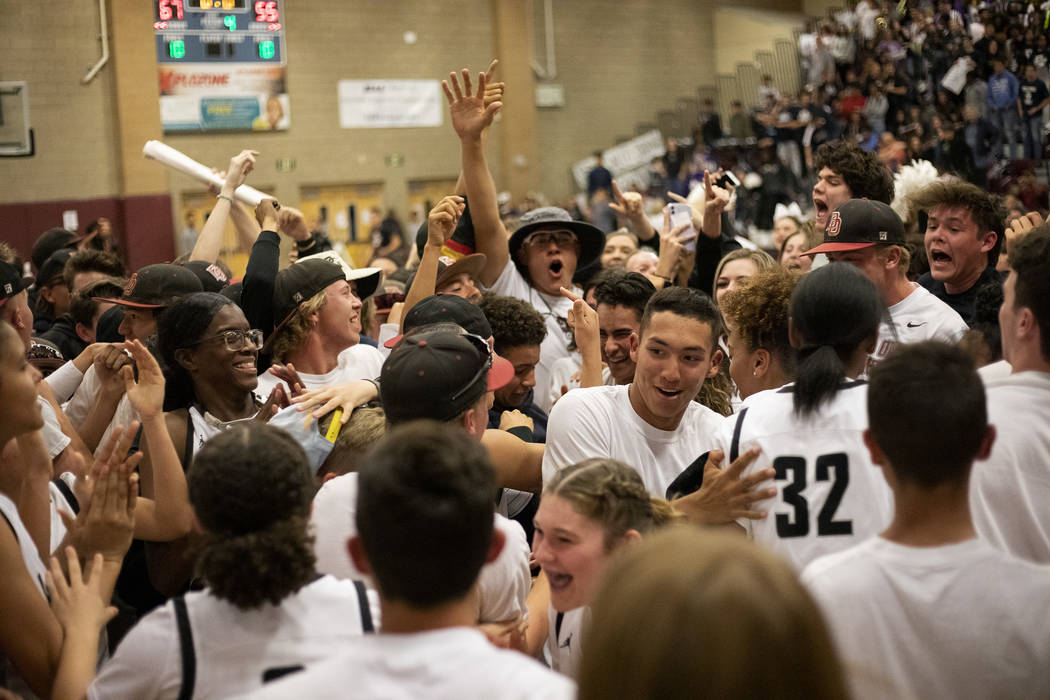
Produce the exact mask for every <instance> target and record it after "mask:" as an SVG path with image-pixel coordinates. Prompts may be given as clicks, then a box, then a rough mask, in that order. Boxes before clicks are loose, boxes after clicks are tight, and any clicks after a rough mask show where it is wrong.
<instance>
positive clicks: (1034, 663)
mask: <svg viewBox="0 0 1050 700" xmlns="http://www.w3.org/2000/svg"><path fill="white" fill-rule="evenodd" d="M802 581H803V583H805V584H806V585H807V586H808V588H809V590H810V591H811V592H812V593H813V595H814V597H815V598H816V600H817V602H818V604H819V605H820V607H821V609H822V610H823V612H824V619H825V621H826V622H827V624H828V627H829V628H830V631H831V634H832V637H833V639H834V640H835V643H836V646H837V647H838V650H839V653H840V656H841V658H842V661H843V663H844V665H845V669H846V673H847V677H848V678H849V680H850V683H851V685H852V686H853V691H854V697H856V698H1045V697H1050V569H1048V568H1046V567H1040V566H1036V565H1034V564H1030V563H1028V562H1024V561H1021V560H1020V559H1016V558H1014V557H1011V556H1010V555H1008V554H1006V553H1004V552H1000V551H997V550H995V549H993V548H992V547H991V546H990V545H988V544H987V543H986V542H984V541H982V540H979V539H972V540H967V541H966V542H961V543H958V544H952V545H945V546H941V547H905V546H903V545H899V544H896V543H894V542H890V541H889V540H886V539H883V538H882V537H874V538H872V539H870V540H868V541H866V542H864V543H862V544H860V545H858V546H856V547H853V548H851V549H848V550H846V551H844V552H838V553H836V554H832V555H830V556H826V557H822V558H820V559H818V560H816V561H814V562H813V563H812V564H810V565H809V566H808V567H807V568H806V570H805V571H804V572H803V574H802Z"/></svg>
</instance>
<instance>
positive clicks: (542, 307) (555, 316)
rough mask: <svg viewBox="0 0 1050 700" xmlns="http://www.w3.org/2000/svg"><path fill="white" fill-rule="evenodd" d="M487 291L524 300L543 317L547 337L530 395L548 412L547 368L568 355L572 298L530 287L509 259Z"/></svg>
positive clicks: (580, 293)
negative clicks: (552, 294) (534, 384)
mask: <svg viewBox="0 0 1050 700" xmlns="http://www.w3.org/2000/svg"><path fill="white" fill-rule="evenodd" d="M487 291H490V292H493V293H495V294H501V295H503V296H507V297H515V298H517V299H521V300H523V301H527V302H528V303H529V304H531V305H532V308H534V309H536V311H538V312H539V313H540V315H541V316H543V320H544V322H545V323H546V324H547V336H546V337H545V338H544V339H543V342H542V343H541V344H540V361H539V364H537V365H536V390H535V393H534V396H535V401H536V404H537V405H538V406H539V407H540V408H542V409H543V410H544V411H545V412H547V413H550V410H551V407H550V404H549V403H548V401H549V397H550V384H551V382H550V376H551V368H552V367H553V365H554V363H555V362H556V361H557V360H559V359H561V358H563V357H569V355H570V354H571V352H570V351H569V344H570V343H572V341H573V336H572V331H571V330H569V326H568V321H567V319H568V316H569V311H570V310H571V309H572V301H571V300H570V299H568V298H567V297H563V296H561V295H560V294H559V295H557V296H551V295H550V294H544V293H543V292H540V291H537V290H536V289H533V287H532V285H531V284H529V282H528V281H527V280H526V279H525V278H524V277H522V276H521V273H520V272H518V268H517V267H515V266H514V261H513V260H508V261H507V266H506V267H504V268H503V272H502V273H501V274H500V276H499V278H498V279H497V280H496V281H495V282H494V283H493V285H492V286H491V287H489V288H488V290H487ZM569 291H570V292H572V293H573V294H575V295H576V296H578V297H581V298H582V297H583V290H582V289H580V288H579V287H576V286H574V287H573V288H572V289H570V290H569Z"/></svg>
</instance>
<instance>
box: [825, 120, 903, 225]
mask: <svg viewBox="0 0 1050 700" xmlns="http://www.w3.org/2000/svg"><path fill="white" fill-rule="evenodd" d="M813 161H814V163H813V165H814V169H815V170H816V171H817V182H816V183H815V184H814V185H813V210H814V216H813V225H814V226H815V227H816V229H817V231H823V230H824V228H825V227H826V226H827V224H828V219H829V217H830V216H831V212H833V211H834V210H835V207H837V206H838V205H840V204H842V203H843V202H846V201H848V200H850V199H859V198H862V197H863V198H866V199H874V200H876V201H878V202H884V203H886V204H889V203H890V202H892V201H893V178H892V177H890V172H889V170H887V169H886V167H885V166H884V165H883V164H882V163H880V162H879V159H878V156H876V155H875V154H874V153H867V152H865V151H863V150H861V148H860V146H857V145H856V144H853V143H849V142H848V141H828V142H827V143H824V144H821V146H820V147H819V148H818V149H817V152H816V154H815V155H814V157H813Z"/></svg>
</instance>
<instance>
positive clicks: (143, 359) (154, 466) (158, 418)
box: [121, 340, 193, 541]
mask: <svg viewBox="0 0 1050 700" xmlns="http://www.w3.org/2000/svg"><path fill="white" fill-rule="evenodd" d="M124 347H125V348H126V349H127V350H128V351H129V352H130V353H131V355H132V357H133V358H134V359H135V364H136V365H137V366H138V371H139V376H138V380H137V381H136V379H135V375H134V372H132V371H131V367H124V368H123V369H122V370H121V373H122V375H123V378H124V386H125V390H126V391H127V394H128V399H129V400H130V401H131V405H132V406H134V407H135V410H136V411H138V413H139V417H140V418H141V420H142V436H143V438H145V441H146V445H147V446H148V448H149V454H150V460H149V463H148V464H146V463H145V462H143V463H142V465H141V467H142V472H146V471H149V472H150V478H151V482H152V495H153V498H152V499H150V498H142V497H140V498H139V499H138V503H137V504H136V508H137V510H136V517H135V536H136V537H137V538H139V539H142V540H151V541H168V540H174V539H176V538H178V537H182V536H183V535H185V534H186V533H188V532H189V531H190V526H191V524H192V522H193V510H192V509H191V508H190V501H189V495H188V494H187V491H186V474H185V473H184V472H183V470H182V464H181V463H180V462H179V457H178V455H177V454H176V452H175V445H174V444H173V443H172V441H171V435H169V434H168V428H167V426H166V425H165V422H164V413H163V410H162V409H163V405H164V375H163V373H161V371H160V365H158V364H157V360H156V359H155V358H154V357H153V355H151V354H150V353H149V351H148V350H146V348H145V346H143V345H142V343H140V342H139V341H137V340H133V341H130V342H126V343H124Z"/></svg>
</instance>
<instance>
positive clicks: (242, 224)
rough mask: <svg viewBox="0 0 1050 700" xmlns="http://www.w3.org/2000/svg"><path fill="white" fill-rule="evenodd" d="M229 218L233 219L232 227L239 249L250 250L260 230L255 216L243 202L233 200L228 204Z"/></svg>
mask: <svg viewBox="0 0 1050 700" xmlns="http://www.w3.org/2000/svg"><path fill="white" fill-rule="evenodd" d="M230 218H231V219H232V220H233V229H234V231H236V232H237V242H238V243H240V246H241V250H251V249H252V246H253V245H255V241H256V239H257V238H259V233H260V232H261V231H262V229H261V228H260V227H259V224H258V222H256V220H255V217H254V216H252V215H251V213H250V212H249V211H248V209H247V207H245V206H244V205H243V204H241V203H240V202H234V203H233V204H231V205H230Z"/></svg>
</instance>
